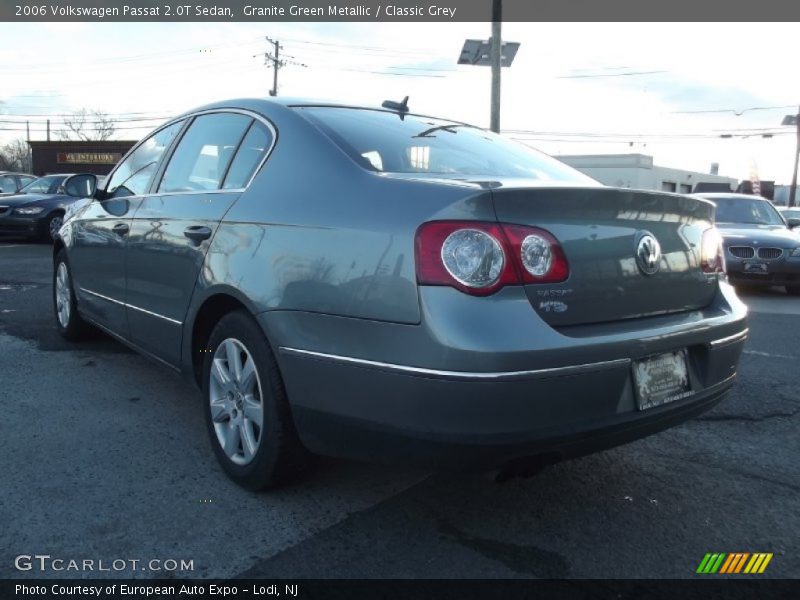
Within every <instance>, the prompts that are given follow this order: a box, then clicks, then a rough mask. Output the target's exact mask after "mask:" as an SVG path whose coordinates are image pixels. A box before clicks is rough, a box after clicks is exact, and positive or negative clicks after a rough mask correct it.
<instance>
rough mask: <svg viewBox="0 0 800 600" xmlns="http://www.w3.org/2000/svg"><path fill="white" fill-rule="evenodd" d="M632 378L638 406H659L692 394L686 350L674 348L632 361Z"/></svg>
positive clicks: (642, 407) (644, 407)
mask: <svg viewBox="0 0 800 600" xmlns="http://www.w3.org/2000/svg"><path fill="white" fill-rule="evenodd" d="M633 380H634V382H635V384H636V400H637V401H638V403H639V410H646V409H648V408H653V407H654V406H661V405H662V404H667V403H668V402H674V401H675V400H680V399H681V398H686V397H687V396H690V395H691V394H692V386H691V384H690V382H689V369H688V368H687V366H686V350H675V351H674V352H666V353H664V354H658V355H656V356H650V357H648V358H645V359H642V360H637V361H634V363H633Z"/></svg>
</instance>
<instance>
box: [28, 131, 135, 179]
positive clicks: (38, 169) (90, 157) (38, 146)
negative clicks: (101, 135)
mask: <svg viewBox="0 0 800 600" xmlns="http://www.w3.org/2000/svg"><path fill="white" fill-rule="evenodd" d="M135 143H136V142H135V141H130V140H106V141H80V142H75V141H56V142H28V144H29V145H30V147H31V163H32V169H31V170H32V171H33V174H34V175H49V174H51V173H94V174H95V175H108V173H109V172H110V171H111V169H112V168H113V167H114V165H116V164H117V163H118V162H119V160H120V159H121V158H122V157H123V156H124V155H125V153H126V152H127V151H128V150H130V149H131V147H133V145H134V144H135Z"/></svg>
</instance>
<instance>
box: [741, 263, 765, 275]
mask: <svg viewBox="0 0 800 600" xmlns="http://www.w3.org/2000/svg"><path fill="white" fill-rule="evenodd" d="M744 272H745V273H753V274H754V275H767V274H768V272H767V263H763V262H746V263H744Z"/></svg>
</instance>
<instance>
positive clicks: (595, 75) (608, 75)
mask: <svg viewBox="0 0 800 600" xmlns="http://www.w3.org/2000/svg"><path fill="white" fill-rule="evenodd" d="M668 72H669V71H664V70H659V71H631V72H628V73H595V74H592V75H560V76H558V77H556V79H596V78H599V77H632V76H638V75H655V74H656V73H668Z"/></svg>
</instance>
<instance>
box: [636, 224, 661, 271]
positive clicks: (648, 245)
mask: <svg viewBox="0 0 800 600" xmlns="http://www.w3.org/2000/svg"><path fill="white" fill-rule="evenodd" d="M636 264H638V265H639V269H640V270H641V271H642V273H644V274H645V275H654V274H655V273H656V272H658V269H659V267H660V266H661V245H660V244H659V243H658V240H657V239H656V238H655V236H654V235H653V234H651V233H647V232H642V233H640V234H639V235H638V236H637V241H636Z"/></svg>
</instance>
